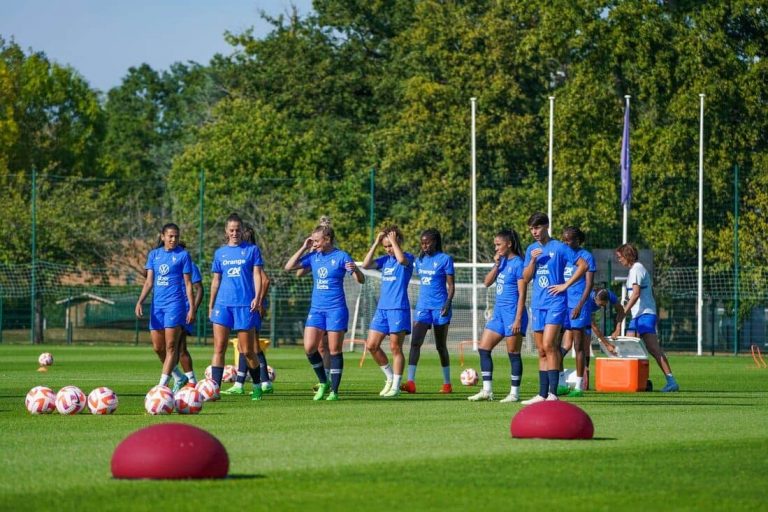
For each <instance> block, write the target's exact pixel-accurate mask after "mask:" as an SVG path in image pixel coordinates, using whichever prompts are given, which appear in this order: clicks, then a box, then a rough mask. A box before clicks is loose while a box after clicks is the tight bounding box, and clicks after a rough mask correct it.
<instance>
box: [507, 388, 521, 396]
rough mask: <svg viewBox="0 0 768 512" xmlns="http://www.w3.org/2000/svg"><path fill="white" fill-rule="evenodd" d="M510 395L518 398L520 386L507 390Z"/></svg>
mask: <svg viewBox="0 0 768 512" xmlns="http://www.w3.org/2000/svg"><path fill="white" fill-rule="evenodd" d="M509 394H510V395H515V396H520V386H512V387H510V389H509Z"/></svg>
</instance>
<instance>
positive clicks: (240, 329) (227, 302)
mask: <svg viewBox="0 0 768 512" xmlns="http://www.w3.org/2000/svg"><path fill="white" fill-rule="evenodd" d="M224 232H225V235H226V239H227V243H226V245H223V246H221V247H219V248H218V249H216V252H215V253H214V255H213V262H212V263H211V272H212V274H213V278H212V280H211V293H210V295H211V296H210V299H209V301H208V315H209V318H210V320H211V322H212V323H213V358H212V360H211V376H212V377H213V380H214V381H216V384H218V385H219V386H221V379H222V376H223V374H224V356H225V355H226V353H227V344H228V342H229V334H230V332H231V331H237V348H238V351H239V352H240V353H241V354H245V358H246V360H247V361H248V371H249V373H250V374H251V377H252V378H253V382H254V387H253V391H252V392H251V399H252V400H261V396H262V389H261V385H260V383H261V377H260V374H259V360H258V358H257V355H256V354H257V352H259V351H260V348H259V345H258V343H255V340H256V339H257V338H258V334H257V333H258V330H259V328H260V327H261V316H262V313H263V308H262V303H263V300H264V291H265V290H264V285H263V277H264V268H263V267H264V261H263V260H262V257H261V251H260V250H259V247H258V246H257V245H255V244H250V243H247V242H244V241H243V239H242V237H243V221H242V219H241V218H240V216H239V215H238V214H236V213H233V214H231V215H230V216H229V217H227V221H226V224H225V230H224Z"/></svg>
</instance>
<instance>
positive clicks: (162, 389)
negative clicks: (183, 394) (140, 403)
mask: <svg viewBox="0 0 768 512" xmlns="http://www.w3.org/2000/svg"><path fill="white" fill-rule="evenodd" d="M173 405H174V402H173V392H172V391H171V388H169V387H167V386H155V387H153V388H152V389H150V390H149V391H148V392H147V395H146V396H145V397H144V409H146V411H147V412H148V413H149V414H152V415H153V416H154V415H157V414H171V413H172V412H173Z"/></svg>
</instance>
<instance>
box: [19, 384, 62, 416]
mask: <svg viewBox="0 0 768 512" xmlns="http://www.w3.org/2000/svg"><path fill="white" fill-rule="evenodd" d="M24 405H26V407H27V410H28V411H29V413H30V414H48V413H51V412H53V410H54V409H55V408H56V395H55V394H54V392H53V391H52V390H51V388H47V387H45V386H35V387H34V388H32V389H30V390H29V393H27V397H26V398H25V399H24Z"/></svg>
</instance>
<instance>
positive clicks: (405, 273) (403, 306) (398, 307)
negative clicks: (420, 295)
mask: <svg viewBox="0 0 768 512" xmlns="http://www.w3.org/2000/svg"><path fill="white" fill-rule="evenodd" d="M402 243H403V235H402V233H401V232H400V229H399V228H398V227H397V226H387V227H385V228H384V229H383V230H382V231H381V232H380V233H379V234H378V235H376V240H374V242H373V244H372V245H371V248H370V249H369V250H368V254H366V255H365V259H364V260H363V268H375V269H379V270H380V271H381V292H380V295H379V302H378V304H377V306H376V312H375V313H374V315H373V319H372V320H371V323H370V325H369V327H368V339H367V340H366V342H365V346H366V348H367V349H368V351H369V352H370V353H371V356H373V359H374V360H375V361H376V363H377V364H378V365H379V367H380V368H381V371H382V372H383V373H384V376H385V378H386V380H385V383H384V388H383V389H382V390H381V391H380V392H379V396H382V397H385V398H395V397H397V396H399V395H400V381H401V380H402V377H403V369H404V367H405V357H404V356H403V341H404V340H405V336H406V335H407V334H409V333H410V332H411V305H410V302H409V301H408V283H409V282H410V280H411V275H412V274H413V261H414V259H415V258H414V257H413V255H412V254H410V253H407V252H404V251H403V249H402V248H401V246H402ZM379 245H381V246H382V247H383V248H384V250H385V251H386V254H385V255H384V256H381V257H379V258H376V259H374V255H375V254H376V250H377V249H378V247H379ZM386 336H389V347H390V349H391V351H392V359H393V361H392V362H393V365H392V366H390V364H389V359H388V358H387V354H385V353H384V351H383V350H382V349H381V343H382V341H384V338H385V337H386Z"/></svg>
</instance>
